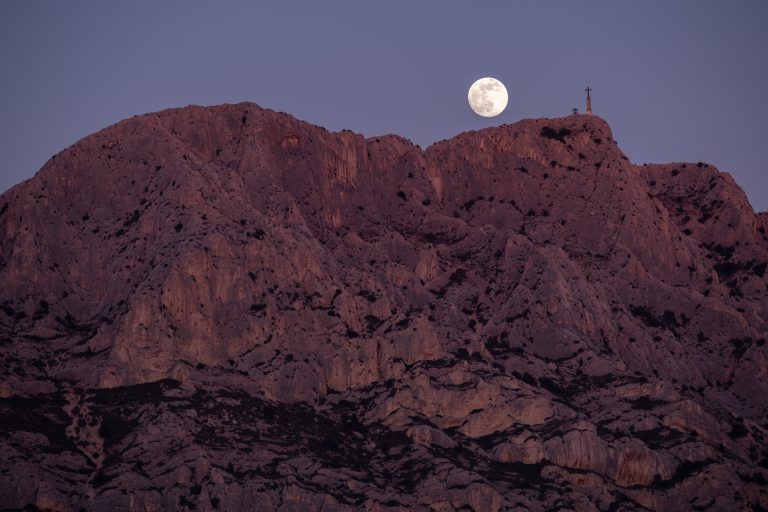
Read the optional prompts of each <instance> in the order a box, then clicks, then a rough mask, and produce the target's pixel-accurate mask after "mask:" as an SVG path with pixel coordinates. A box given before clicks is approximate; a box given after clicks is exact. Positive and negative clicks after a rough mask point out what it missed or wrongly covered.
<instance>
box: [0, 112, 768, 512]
mask: <svg viewBox="0 0 768 512" xmlns="http://www.w3.org/2000/svg"><path fill="white" fill-rule="evenodd" d="M766 228H768V222H767V221H766V216H765V215H763V214H755V213H754V212H753V211H752V209H751V207H750V206H749V203H748V202H747V200H746V197H745V195H744V193H743V191H742V190H741V189H740V188H739V187H738V186H737V185H736V184H735V183H734V181H733V180H732V178H731V177H730V176H729V175H728V174H725V173H721V172H719V171H717V170H716V169H714V168H713V167H712V166H709V165H707V164H704V163H700V164H697V163H685V164H684V163H677V164H666V165H647V166H635V165H632V164H631V163H630V162H629V161H628V160H627V158H626V157H625V156H624V155H623V154H622V152H621V150H620V149H619V148H618V146H617V145H616V142H615V141H614V140H613V137H612V134H611V131H610V128H609V126H608V125H607V124H606V123H605V122H604V121H603V120H601V119H600V118H598V117H595V116H580V115H574V116H569V117H564V118H558V119H536V120H524V121H520V122H518V123H516V124H514V125H504V126H500V127H497V128H490V129H486V130H482V131H478V132H469V133H464V134H461V135H458V136H456V137H455V138H453V139H451V140H448V141H442V142H439V143H437V144H434V145H433V146H431V147H429V148H427V149H426V150H422V149H421V148H419V147H417V146H415V145H413V144H411V143H410V142H409V141H407V140H405V139H403V138H400V137H396V136H385V137H378V138H371V139H365V138H363V137H362V136H360V135H357V134H354V133H352V132H348V131H344V132H339V133H331V132H328V131H326V130H324V129H322V128H320V127H316V126H312V125H309V124H307V123H304V122H301V121H298V120H296V119H294V118H293V117H291V116H288V115H285V114H280V113H275V112H272V111H269V110H263V109H261V108H260V107H258V106H257V105H254V104H239V105H223V106H218V107H211V108H200V107H187V108H183V109H176V110H169V111H164V112H160V113H156V114H148V115H144V116H138V117H135V118H132V119H128V120H126V121H123V122H121V123H118V124H117V125H115V126H112V127H110V128H107V129H105V130H103V131H101V132H99V133H96V134H94V135H91V136H89V137H87V138H85V139H83V140H82V141H80V142H78V143H77V144H75V145H74V146H72V147H71V148H68V149H66V150H64V151H62V152H61V153H60V154H58V155H56V156H55V157H53V158H52V159H51V160H50V161H49V162H48V163H47V164H46V165H45V166H44V167H43V168H42V169H41V170H40V172H39V173H38V174H37V175H36V176H35V177H34V178H32V179H31V180H29V181H26V182H24V183H22V184H20V185H18V186H16V187H14V188H12V189H11V190H9V191H7V192H6V193H5V194H3V195H2V196H0V303H1V304H0V305H1V306H2V307H1V308H0V372H1V375H0V397H2V398H0V434H2V436H0V489H2V491H1V492H0V509H24V508H25V507H27V509H29V510H35V509H43V510H45V509H48V510H62V511H70V510H73V511H75V510H80V509H85V510H198V511H208V510H253V509H254V508H255V509H258V510H273V509H274V510H283V511H290V510H296V511H305V510H374V511H376V510H379V511H384V510H435V511H454V510H476V511H496V510H531V511H547V510H555V509H558V508H561V509H568V510H587V511H588V510H613V511H621V510H647V509H650V510H659V511H666V510H751V509H758V510H759V509H760V508H759V507H763V508H768V494H767V491H766V481H767V480H768V449H767V448H766V446H768V440H766V427H768V415H767V414H766V410H767V407H768V360H767V358H766V351H767V350H768V347H766V344H765V339H766V337H767V336H768V335H767V334H766V331H767V330H768V328H767V327H766V320H765V319H766V315H767V313H768V293H766V279H767V278H768V276H766V266H767V265H768V237H767V236H766V232H765V230H766ZM35 507H36V508H35Z"/></svg>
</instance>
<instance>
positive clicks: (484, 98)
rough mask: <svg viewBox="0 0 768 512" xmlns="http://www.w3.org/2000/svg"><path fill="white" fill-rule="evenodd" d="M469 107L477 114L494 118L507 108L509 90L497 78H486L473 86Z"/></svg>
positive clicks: (469, 97) (469, 96) (470, 92)
mask: <svg viewBox="0 0 768 512" xmlns="http://www.w3.org/2000/svg"><path fill="white" fill-rule="evenodd" d="M467 101H469V106H470V108H471V109H472V110H474V111H475V114H477V115H479V116H483V117H494V116H497V115H499V114H501V113H502V112H504V109H505V108H507V101H509V96H508V95H507V88H506V87H504V84H503V83H501V82H499V81H498V80H496V79H495V78H491V77H485V78H481V79H480V80H477V81H476V82H475V83H473V84H472V87H470V88H469V92H468V93H467Z"/></svg>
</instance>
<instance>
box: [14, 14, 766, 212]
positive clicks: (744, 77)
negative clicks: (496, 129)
mask: <svg viewBox="0 0 768 512" xmlns="http://www.w3.org/2000/svg"><path fill="white" fill-rule="evenodd" d="M766 26H768V2H765V1H764V0H754V1H747V0H741V1H730V2H726V1H709V0H689V1H671V0H670V1H661V0H659V1H644V2H615V1H609V0H606V1H580V2H572V1H547V2H544V1H540V0H530V1H512V0H505V1H476V2H466V1H462V2H460V1H451V0H441V1H415V0H408V1H401V0H387V1H386V2H375V3H374V2H352V1H336V0H324V1H306V2H296V1H290V0H283V1H279V2H278V1H270V2H253V1H229V2H224V1H222V2H203V1H196V0H185V1H177V0H173V1H172V0H165V1H163V2H156V1H136V0H133V1H130V2H104V1H103V0H95V1H80V0H77V1H74V0H73V1H70V2H58V1H30V0H3V1H2V2H0V192H2V191H4V190H6V189H7V188H9V187H11V186H12V185H14V184H16V183H18V182H19V181H21V180H23V179H26V178H29V177H31V176H32V175H33V174H34V173H35V172H36V171H37V169H38V168H39V167H40V166H41V165H42V164H43V163H44V162H45V161H46V160H47V159H48V158H50V156H51V155H53V154H55V153H57V152H58V151H60V150H62V149H64V148H65V147H67V146H69V145H71V144H73V143H74V142H76V141H77V140H78V139H80V138H82V137H84V136H86V135H88V134H90V133H92V132H94V131H97V130H99V129H101V128H104V127H106V126H108V125H110V124H113V123H115V122H117V121H119V120H121V119H123V118H126V117H130V116H132V115H135V114H141V113H145V112H151V111H156V110H162V109H165V108H169V107H178V106H184V105H188V104H198V105H214V104H219V103H234V102H240V101H253V102H255V103H258V104H259V105H261V106H263V107H268V108H272V109H275V110H281V111H285V112H288V113H290V114H293V115H295V116H296V117H298V118H300V119H303V120H306V121H309V122H311V123H314V124H319V125H321V126H325V127H326V128H328V129H331V130H341V129H343V128H348V129H351V130H354V131H356V132H360V133H363V134H365V135H366V136H373V135H380V134H384V133H397V134H399V135H403V136H405V137H408V138H409V139H411V140H413V141H414V142H416V143H418V144H420V145H422V146H427V145H429V144H431V143H432V142H435V141H438V140H441V139H444V138H449V137H451V136H453V135H456V134H457V133H460V132H462V131H466V130H472V129H477V128H482V127H486V126H492V125H497V124H502V123H511V122H515V121H517V120H519V119H522V118H529V117H556V116H561V115H567V114H569V113H570V112H571V109H572V108H573V107H579V110H580V111H582V112H583V111H584V109H585V106H584V92H583V89H584V87H585V86H586V85H590V86H591V87H592V88H593V92H592V97H593V100H592V105H593V110H594V112H595V113H596V114H598V115H600V116H602V117H603V118H605V119H606V120H607V121H608V122H609V123H610V124H611V127H612V129H613V133H614V137H615V138H616V139H617V140H618V142H619V144H620V146H621V148H622V149H623V150H624V151H625V153H626V154H627V155H628V156H629V158H630V159H631V160H632V161H633V162H635V163H642V162H672V161H681V160H686V161H694V162H697V161H707V162H710V163H712V164H714V165H716V166H717V167H718V168H720V170H723V171H727V172H730V173H731V174H732V175H733V176H734V177H735V179H736V181H737V182H738V183H739V184H740V185H741V186H742V187H743V188H744V189H745V190H746V191H747V194H748V196H749V199H750V201H751V203H752V205H753V207H754V208H755V209H756V210H758V211H763V210H768V164H767V162H768V157H767V156H766V154H765V151H764V148H765V146H766V144H768V103H767V102H766V95H768V93H766V91H768V88H767V87H766V85H767V84H768V58H766V55H768V30H766ZM482 76H493V77H496V78H498V79H500V80H501V81H502V82H504V84H505V85H506V87H507V89H508V91H509V95H510V100H509V106H508V107H507V109H506V111H505V112H504V113H503V114H502V115H500V116H499V117H496V118H490V119H485V118H481V117H478V116H476V115H475V114H473V113H472V111H471V110H470V109H469V106H468V105H467V100H466V98H467V89H468V88H469V86H470V85H471V84H472V82H473V81H474V80H475V79H477V78H480V77H482Z"/></svg>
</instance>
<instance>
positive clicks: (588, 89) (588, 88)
mask: <svg viewBox="0 0 768 512" xmlns="http://www.w3.org/2000/svg"><path fill="white" fill-rule="evenodd" d="M584 90H585V91H587V98H589V91H591V90H592V88H591V87H590V86H587V88H586V89H584Z"/></svg>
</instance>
